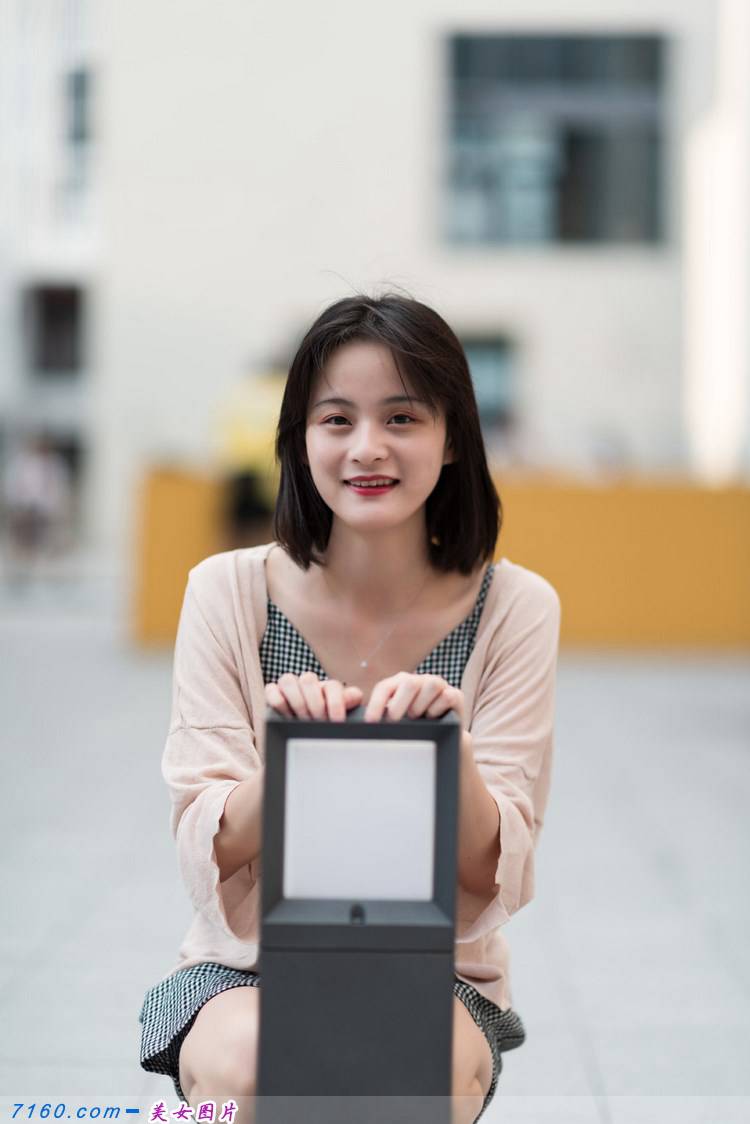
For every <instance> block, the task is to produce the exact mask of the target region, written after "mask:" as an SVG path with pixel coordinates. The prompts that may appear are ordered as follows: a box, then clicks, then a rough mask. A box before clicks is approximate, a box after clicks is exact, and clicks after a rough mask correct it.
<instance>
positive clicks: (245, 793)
mask: <svg viewBox="0 0 750 1124" xmlns="http://www.w3.org/2000/svg"><path fill="white" fill-rule="evenodd" d="M262 823H263V773H262V772H258V773H255V774H253V776H252V777H248V778H247V780H245V781H240V783H239V784H238V785H237V787H236V788H233V789H232V791H231V792H230V793H229V796H228V797H227V802H226V804H225V805H224V814H223V816H222V817H221V820H220V821H219V833H218V835H216V836H214V851H215V852H216V861H217V863H218V866H219V872H220V881H221V882H226V880H227V878H231V877H232V875H233V874H235V873H236V872H237V871H238V870H239V869H240V867H242V866H247V865H249V864H250V863H252V862H255V860H256V859H257V857H258V855H259V854H260V851H261V842H262V839H263V827H262Z"/></svg>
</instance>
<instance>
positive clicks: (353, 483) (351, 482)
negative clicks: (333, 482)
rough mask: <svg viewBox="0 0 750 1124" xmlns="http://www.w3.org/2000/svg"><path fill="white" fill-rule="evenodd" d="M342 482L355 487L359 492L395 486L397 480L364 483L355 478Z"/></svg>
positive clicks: (349, 486)
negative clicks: (384, 482) (382, 482)
mask: <svg viewBox="0 0 750 1124" xmlns="http://www.w3.org/2000/svg"><path fill="white" fill-rule="evenodd" d="M344 483H345V484H346V486H347V487H348V488H357V489H358V490H359V491H361V492H376V491H378V489H380V490H382V489H384V488H395V486H396V484H398V480H389V481H388V482H387V483H386V484H365V483H360V482H359V481H356V480H345V481H344Z"/></svg>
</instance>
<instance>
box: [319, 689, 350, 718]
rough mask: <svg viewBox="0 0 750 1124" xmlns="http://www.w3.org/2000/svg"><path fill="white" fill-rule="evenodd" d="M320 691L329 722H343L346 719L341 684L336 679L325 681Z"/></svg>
mask: <svg viewBox="0 0 750 1124" xmlns="http://www.w3.org/2000/svg"><path fill="white" fill-rule="evenodd" d="M321 690H322V692H323V698H324V700H325V706H326V710H327V712H328V717H329V718H330V720H331V722H343V721H344V719H345V718H346V707H345V706H344V687H343V684H342V683H341V682H340V681H339V680H338V679H325V680H324V681H323V684H322V687H321Z"/></svg>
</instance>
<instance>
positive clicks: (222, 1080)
mask: <svg viewBox="0 0 750 1124" xmlns="http://www.w3.org/2000/svg"><path fill="white" fill-rule="evenodd" d="M259 1019H260V988H258V987H232V988H229V990H228V991H222V992H220V993H219V995H215V996H214V997H213V999H209V1000H208V1002H207V1003H205V1004H204V1005H203V1006H202V1007H201V1009H200V1011H199V1012H198V1014H197V1016H196V1019H195V1022H194V1023H193V1025H192V1026H191V1028H190V1030H189V1031H188V1033H187V1034H186V1035H185V1039H184V1041H183V1043H182V1046H181V1047H180V1085H181V1086H182V1088H183V1090H184V1092H185V1095H186V1097H187V1098H188V1102H189V1104H190V1107H191V1108H196V1107H197V1105H198V1104H199V1103H200V1102H201V1101H215V1102H216V1110H217V1111H216V1117H217V1119H218V1117H219V1116H220V1115H221V1104H222V1103H223V1102H224V1101H228V1100H233V1101H235V1102H236V1104H237V1106H238V1111H237V1113H236V1115H235V1117H234V1124H253V1121H254V1112H255V1086H256V1074H257V1052H258V1027H259Z"/></svg>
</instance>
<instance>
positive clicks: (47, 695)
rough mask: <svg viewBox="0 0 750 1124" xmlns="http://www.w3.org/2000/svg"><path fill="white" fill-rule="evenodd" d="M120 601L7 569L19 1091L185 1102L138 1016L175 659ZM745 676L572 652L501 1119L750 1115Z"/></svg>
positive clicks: (12, 981)
mask: <svg viewBox="0 0 750 1124" xmlns="http://www.w3.org/2000/svg"><path fill="white" fill-rule="evenodd" d="M120 619H121V611H120V606H119V605H118V601H117V598H116V597H115V596H114V594H113V593H112V590H111V589H110V587H109V586H108V585H107V583H100V584H99V585H98V586H96V585H94V584H90V585H86V586H85V587H78V586H77V585H76V583H75V582H70V581H68V582H61V583H59V585H58V586H47V587H44V588H42V589H40V590H37V591H36V592H32V593H27V594H26V595H25V596H19V595H18V594H13V595H11V594H9V593H8V591H7V590H5V591H3V590H2V588H0V641H1V643H2V651H3V656H4V658H3V661H2V670H1V671H0V707H2V714H3V743H4V753H3V763H4V766H5V777H4V781H5V783H4V784H3V785H2V808H1V810H2V816H3V821H2V822H3V830H4V846H3V848H2V859H1V860H0V861H1V862H2V889H3V900H4V903H5V907H6V909H5V917H6V921H5V924H4V925H3V926H2V929H1V930H0V949H1V950H2V956H0V996H1V1002H2V1011H3V1014H4V1018H3V1024H2V1031H0V1059H1V1064H0V1095H2V1098H3V1099H4V1100H5V1101H9V1102H11V1103H12V1102H24V1103H29V1102H34V1101H35V1102H36V1103H37V1104H40V1103H41V1102H42V1100H46V1101H52V1103H53V1105H54V1103H56V1102H57V1101H64V1100H65V1099H66V1098H67V1100H68V1101H70V1100H71V1099H72V1098H73V1097H74V1096H78V1097H84V1098H85V1097H88V1103H95V1102H96V1103H113V1098H117V1099H118V1100H119V1101H122V1103H125V1102H126V1101H127V1100H128V1098H129V1099H130V1100H131V1101H132V1102H133V1103H134V1104H135V1103H140V1104H141V1105H142V1106H143V1105H145V1104H146V1103H147V1102H148V1103H150V1102H151V1101H153V1100H155V1099H157V1098H160V1097H165V1098H168V1107H169V1108H170V1109H176V1108H177V1101H176V1098H174V1095H173V1091H172V1087H171V1083H170V1082H169V1080H168V1079H167V1078H162V1077H156V1076H151V1075H148V1074H146V1073H144V1072H143V1071H142V1070H141V1069H140V1068H139V1065H138V1046H139V1032H140V1027H139V1024H138V1021H137V1019H138V1012H139V1009H140V1003H141V1000H142V997H143V993H144V992H145V990H146V989H147V988H148V987H149V986H150V985H151V984H152V983H154V982H155V981H156V980H158V979H159V978H160V977H161V976H162V975H164V974H165V973H166V972H167V971H168V970H169V968H170V967H171V966H172V964H173V963H174V960H175V957H176V950H177V946H178V944H179V941H180V939H181V937H182V935H183V933H184V931H185V928H186V926H187V923H188V921H189V916H190V910H189V907H188V904H187V900H186V895H185V893H184V891H183V889H182V886H181V883H180V881H179V876H178V873H177V867H176V861H175V855H174V850H173V844H172V840H171V838H170V836H169V830H168V801H167V796H166V790H165V789H164V787H163V782H162V780H161V776H160V773H159V760H160V755H161V749H162V745H163V741H164V735H165V732H166V725H167V720H168V713H169V701H170V676H171V655H170V653H156V654H144V653H142V652H138V651H136V650H134V649H132V648H131V647H130V645H129V643H128V642H127V640H126V639H125V636H124V630H123V629H122V628H121V627H120ZM749 688H750V657H747V658H743V657H740V656H736V657H727V656H716V657H710V656H705V655H701V656H690V655H685V656H666V655H653V654H650V655H645V654H637V655H618V654H613V653H604V652H601V653H595V652H588V653H586V654H572V653H564V654H563V655H562V657H561V661H560V674H559V680H558V737H557V751H556V764H555V775H554V781H553V791H552V799H551V803H550V809H549V814H548V818H547V823H546V827H545V831H544V834H543V837H542V841H541V844H540V848H539V853H538V874H537V896H536V898H535V900H534V901H533V902H532V903H531V904H530V905H529V906H527V907H526V908H525V909H524V910H522V911H521V912H520V913H519V914H517V915H516V916H515V917H513V919H512V920H511V922H510V925H509V927H508V930H507V932H508V936H509V938H510V941H511V945H512V950H513V964H512V978H513V987H514V1006H515V1007H516V1009H517V1010H518V1011H519V1012H520V1013H521V1014H522V1016H523V1018H524V1020H525V1023H526V1026H527V1029H528V1041H527V1043H526V1045H525V1046H524V1047H523V1048H522V1049H520V1050H518V1051H517V1052H515V1053H512V1054H509V1055H506V1062H505V1069H504V1072H503V1074H502V1077H501V1080H500V1086H499V1089H498V1093H497V1096H496V1097H495V1100H494V1102H493V1104H492V1106H491V1107H490V1109H489V1110H488V1112H487V1113H486V1114H485V1117H484V1119H485V1120H486V1121H487V1124H498V1122H500V1121H506V1122H508V1124H512V1122H515V1121H519V1122H521V1121H523V1122H526V1121H534V1122H535V1124H536V1122H540V1121H547V1120H549V1121H553V1120H554V1121H555V1122H556V1124H561V1122H563V1124H564V1122H567V1121H581V1122H583V1124H585V1122H588V1121H592V1122H594V1121H595V1122H600V1124H610V1122H611V1124H646V1122H651V1121H659V1122H660V1124H661V1122H664V1121H670V1122H671V1121H675V1122H676V1121H679V1122H680V1124H692V1122H693V1121H695V1122H698V1121H701V1122H702V1121H706V1122H708V1121H710V1122H711V1124H714V1122H716V1124H733V1122H734V1121H739V1120H750V1064H748V1055H749V1052H750V1003H749V1000H750V941H748V931H749V926H750V897H749V896H748V890H747V887H748V877H747V871H748V869H750V834H749V833H748V808H749V807H750V689H749ZM137 1098H144V1099H142V1100H141V1101H138V1100H137ZM24 1118H25V1117H24Z"/></svg>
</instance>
